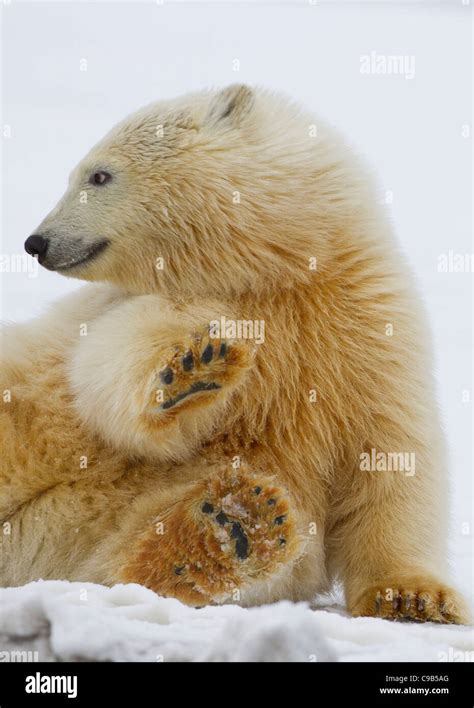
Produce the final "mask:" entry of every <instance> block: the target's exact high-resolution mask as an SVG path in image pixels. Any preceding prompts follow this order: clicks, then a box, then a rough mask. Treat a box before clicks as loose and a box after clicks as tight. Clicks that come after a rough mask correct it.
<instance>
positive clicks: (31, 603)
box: [0, 581, 474, 662]
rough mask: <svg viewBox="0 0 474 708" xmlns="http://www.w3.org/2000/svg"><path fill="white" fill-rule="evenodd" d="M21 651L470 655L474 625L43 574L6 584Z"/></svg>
mask: <svg viewBox="0 0 474 708" xmlns="http://www.w3.org/2000/svg"><path fill="white" fill-rule="evenodd" d="M20 650H22V651H33V652H34V651H36V652H38V654H37V655H34V656H35V659H36V660H38V661H152V662H157V661H164V662H172V661H210V662H214V661H225V662H227V661H233V662H241V661H257V662H262V661H265V662H278V661H293V662H296V661H298V662H324V661H449V660H451V661H453V660H455V659H454V658H455V657H456V660H458V661H468V660H472V658H473V657H474V642H473V635H472V631H471V629H470V628H469V627H456V626H436V625H433V624H431V623H427V624H420V625H418V624H410V623H392V622H387V621H385V620H381V619H371V618H357V619H354V618H349V617H348V616H346V615H345V613H344V611H343V610H341V609H340V608H337V607H336V606H333V607H329V608H327V609H325V610H318V609H311V608H309V607H308V606H307V605H306V604H304V603H299V604H292V603H290V602H280V603H277V604H275V605H270V606H266V607H257V608H251V609H243V608H241V607H238V606H237V605H227V606H224V607H205V608H202V609H199V610H198V609H193V608H190V607H186V606H185V605H183V604H181V603H180V602H179V601H178V600H174V599H169V598H162V597H158V596H157V595H155V593H153V592H152V591H151V590H147V589H146V588H143V587H141V586H140V585H116V586H115V587H113V588H106V587H103V586H101V585H94V584H92V583H69V582H66V581H45V582H42V581H38V582H34V583H30V584H29V585H25V586H23V587H20V588H6V589H2V590H0V657H2V652H4V651H10V652H13V651H20ZM3 660H5V659H3Z"/></svg>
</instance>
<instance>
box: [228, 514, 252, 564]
mask: <svg viewBox="0 0 474 708" xmlns="http://www.w3.org/2000/svg"><path fill="white" fill-rule="evenodd" d="M230 535H231V537H232V538H235V539H237V543H236V544H235V552H236V553H237V557H238V558H239V559H240V560H245V559H246V558H248V555H249V542H248V538H247V536H246V535H245V533H244V530H243V528H242V526H241V525H240V524H239V523H238V522H237V521H235V522H234V523H233V524H232V531H231V532H230Z"/></svg>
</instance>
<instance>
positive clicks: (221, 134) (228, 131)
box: [25, 85, 351, 298]
mask: <svg viewBox="0 0 474 708" xmlns="http://www.w3.org/2000/svg"><path fill="white" fill-rule="evenodd" d="M322 132H323V133H324V132H325V131H324V130H323V131H322ZM325 135H326V137H327V132H326V133H325ZM330 143H331V144H332V141H330ZM341 159H342V153H341V154H339V155H338V153H337V151H336V152H335V151H334V148H331V149H328V144H327V139H326V138H324V139H322V137H321V130H320V126H318V125H316V124H315V123H314V120H313V119H312V118H311V116H308V115H307V114H305V113H304V112H302V111H301V109H300V108H299V107H298V106H295V105H294V104H292V103H290V102H288V101H287V100H286V99H284V98H281V97H279V96H278V95H274V94H272V93H269V92H267V91H264V90H259V89H252V88H249V87H247V86H244V85H232V86H229V87H227V88H225V89H223V90H219V91H204V92H200V93H196V94H191V95H188V96H185V97H183V98H180V99H175V100H173V101H162V102H158V103H155V104H153V105H151V106H149V107H147V108H145V109H142V110H141V111H139V112H137V113H135V114H133V115H132V116H130V117H129V118H127V119H125V120H124V121H123V122H122V123H120V124H119V125H117V126H116V127H115V128H114V129H113V130H112V131H111V132H110V133H109V134H108V135H107V136H106V137H105V138H104V139H103V140H102V141H101V142H100V143H99V144H98V145H96V146H95V147H94V148H93V149H92V150H91V151H90V152H89V154H88V155H87V156H86V157H85V158H84V159H83V160H82V162H81V163H80V164H79V165H78V166H77V167H76V168H75V169H74V171H73V172H72V174H71V176H70V180H69V187H68V190H67V192H66V193H65V195H64V196H63V197H62V199H61V200H60V201H59V203H58V204H57V206H56V207H55V208H54V209H53V211H52V212H51V213H50V214H49V215H48V216H47V217H46V218H45V219H44V221H43V222H42V223H41V224H40V226H39V227H38V229H37V230H36V231H35V233H34V235H32V236H30V237H29V238H28V239H27V241H26V243H25V248H26V250H27V251H28V252H29V253H31V254H32V255H36V256H37V257H38V259H39V262H40V263H41V264H42V265H43V266H44V267H45V268H48V269H49V270H55V271H58V272H59V273H62V274H63V275H68V276H71V277H75V278H81V279H84V280H90V281H109V282H112V283H114V284H116V285H119V286H121V287H123V288H124V289H126V290H127V291H128V292H130V293H134V294H141V293H152V292H157V293H164V294H166V295H169V296H174V297H178V298H183V297H195V296H196V295H201V296H204V295H206V296H211V297H212V296H216V297H222V296H227V297H235V296H238V295H239V294H242V293H243V292H258V291H259V290H260V291H261V290H263V289H265V288H268V287H276V288H279V289H280V288H285V287H287V286H291V285H293V284H294V283H295V281H305V280H307V279H309V277H310V275H311V273H310V270H311V269H310V266H309V262H310V259H318V261H319V262H321V261H324V258H325V256H326V253H327V251H328V249H329V246H330V244H329V242H330V238H331V235H332V234H333V233H334V230H335V222H334V219H333V216H334V214H335V213H336V212H337V222H338V223H339V224H340V222H341V215H342V217H343V216H344V212H347V213H349V212H350V209H351V203H350V202H351V200H350V199H348V198H347V197H345V196H344V190H341V188H340V180H339V177H338V174H339V176H340V174H341V168H340V161H341Z"/></svg>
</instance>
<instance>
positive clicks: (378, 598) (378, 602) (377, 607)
mask: <svg viewBox="0 0 474 708" xmlns="http://www.w3.org/2000/svg"><path fill="white" fill-rule="evenodd" d="M381 607H382V595H381V594H380V593H379V592H378V593H377V595H376V596H375V612H376V613H377V614H380V608H381Z"/></svg>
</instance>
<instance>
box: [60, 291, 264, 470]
mask: <svg viewBox="0 0 474 708" xmlns="http://www.w3.org/2000/svg"><path fill="white" fill-rule="evenodd" d="M136 300H139V302H136ZM211 320H212V315H211V314H210V313H208V312H206V311H194V310H193V309H191V310H190V311H188V310H185V311H180V312H179V313H178V312H176V313H175V312H170V311H169V310H166V309H165V310H163V308H162V309H160V308H159V307H158V305H157V303H156V299H154V298H148V297H144V298H136V299H135V300H134V301H132V302H130V303H129V302H127V303H125V304H123V305H120V306H118V307H117V308H115V310H114V311H113V312H110V313H106V315H104V316H103V317H101V318H99V319H98V320H97V322H95V323H94V328H92V327H91V331H90V333H89V335H88V336H87V337H84V338H83V339H84V341H81V342H80V343H79V345H78V347H77V350H76V352H75V355H74V357H73V361H72V364H71V367H70V381H71V386H72V391H73V394H74V399H75V401H74V405H75V410H76V411H77V413H78V414H79V417H80V418H81V420H82V421H84V422H85V423H87V424H88V425H89V427H90V428H91V429H93V430H95V431H96V432H98V433H100V434H101V436H102V438H103V439H105V440H106V441H107V442H108V443H110V444H112V446H113V447H115V448H116V449H118V450H123V449H125V450H126V451H127V452H133V453H138V454H140V455H144V456H147V457H149V458H151V459H155V460H157V459H166V460H168V459H170V458H172V459H173V460H179V459H184V458H187V457H189V453H190V451H191V450H192V449H193V448H195V447H196V445H198V444H199V443H200V442H202V440H203V439H205V438H206V437H207V436H209V434H211V433H212V431H213V430H214V429H215V425H216V423H217V422H219V420H220V416H222V414H223V412H224V410H225V408H226V405H227V402H228V400H229V397H230V395H231V394H232V393H233V392H234V390H235V389H236V387H238V386H240V384H242V383H243V381H244V380H245V378H246V377H247V374H248V372H249V370H250V369H251V367H252V366H253V362H254V345H253V343H251V342H249V341H248V340H232V339H226V338H217V337H212V336H211V332H210V328H209V323H210V322H211Z"/></svg>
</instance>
